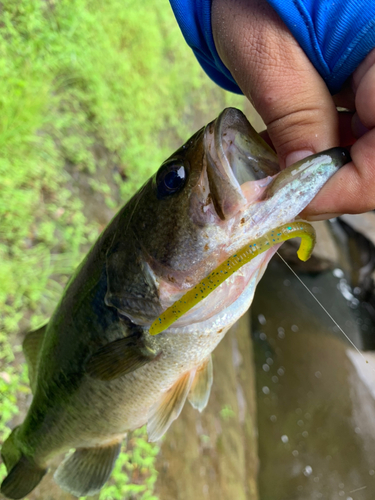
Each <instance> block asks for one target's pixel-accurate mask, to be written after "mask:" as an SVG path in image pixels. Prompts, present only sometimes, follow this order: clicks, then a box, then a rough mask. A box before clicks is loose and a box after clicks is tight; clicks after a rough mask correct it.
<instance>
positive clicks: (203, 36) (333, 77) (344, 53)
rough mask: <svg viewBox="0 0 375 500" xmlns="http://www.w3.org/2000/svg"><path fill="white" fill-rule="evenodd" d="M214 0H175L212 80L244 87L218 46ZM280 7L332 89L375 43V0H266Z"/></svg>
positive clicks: (178, 14)
mask: <svg viewBox="0 0 375 500" xmlns="http://www.w3.org/2000/svg"><path fill="white" fill-rule="evenodd" d="M211 1H212V0H170V3H171V5H172V9H173V11H174V14H175V16H176V19H177V22H178V23H179V25H180V28H181V31H182V33H183V35H184V37H185V40H186V42H187V43H188V45H189V46H190V47H191V48H192V49H193V51H194V54H195V56H196V58H197V59H198V61H199V63H200V64H201V66H202V68H203V69H204V71H205V72H206V73H207V74H208V76H209V77H210V78H212V80H214V81H215V82H216V83H217V84H218V85H220V86H221V87H223V88H224V89H226V90H230V91H232V92H236V93H241V91H240V89H239V87H238V86H237V84H236V82H235V80H234V78H233V77H232V75H231V74H230V72H229V71H228V69H227V68H226V67H225V66H224V64H223V63H222V61H221V60H220V57H219V55H218V53H217V51H216V48H215V44H214V41H213V37H212V30H211ZM267 1H268V3H269V4H270V5H271V6H272V7H273V8H274V9H275V10H276V11H277V12H278V14H279V15H280V17H281V18H282V20H283V21H284V23H285V24H286V25H287V26H288V28H289V29H290V31H291V32H292V33H293V36H294V37H295V38H296V40H297V41H298V43H299V44H300V46H301V47H302V48H303V50H304V51H305V53H306V54H307V56H308V57H309V59H310V61H311V62H312V63H313V65H314V66H315V68H316V70H317V71H318V72H319V73H320V75H321V76H322V78H323V79H324V80H325V82H326V84H327V86H328V88H329V89H330V91H331V93H332V94H334V93H336V92H338V91H339V90H340V88H341V86H342V84H343V83H344V82H345V80H346V79H347V78H348V77H349V76H350V75H351V74H352V73H353V71H354V70H355V69H356V67H357V66H358V65H359V63H360V62H361V61H362V60H363V59H364V58H365V57H366V55H367V54H368V53H369V52H370V51H371V50H372V49H373V48H374V47H375V0H267Z"/></svg>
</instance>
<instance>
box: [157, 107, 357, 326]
mask: <svg viewBox="0 0 375 500" xmlns="http://www.w3.org/2000/svg"><path fill="white" fill-rule="evenodd" d="M204 147H205V157H206V169H205V172H204V174H206V179H207V181H208V185H209V189H210V199H211V201H212V204H213V208H214V209H215V211H216V215H217V217H218V219H217V220H216V223H219V224H218V225H219V226H220V227H221V228H223V229H225V231H226V236H225V243H224V242H223V241H221V242H219V243H218V245H217V250H216V253H215V252H213V253H212V254H211V255H210V258H209V259H207V261H206V262H205V263H202V268H204V267H205V269H206V274H208V273H209V272H211V271H212V269H214V268H215V267H216V265H219V264H221V263H222V262H223V261H224V260H225V259H226V258H228V257H229V256H231V255H233V254H235V253H236V252H237V251H238V250H239V249H240V248H241V247H243V246H244V245H245V244H248V243H249V242H251V241H253V240H256V239H257V238H260V237H262V236H263V235H264V234H265V233H267V232H268V231H270V230H273V229H276V228H277V227H279V226H281V225H283V224H286V223H289V222H291V221H293V220H294V219H295V218H296V217H297V216H298V214H299V213H300V212H301V211H302V210H303V209H304V208H305V207H306V205H307V204H308V203H309V202H310V201H311V200H312V199H313V198H314V197H315V195H316V194H317V193H318V192H319V190H320V189H321V188H322V187H323V185H324V184H325V182H326V181H327V180H328V179H329V178H330V177H331V176H332V175H333V174H334V173H335V172H336V171H337V170H338V169H339V168H340V167H342V166H343V165H344V164H346V163H348V162H349V161H350V156H349V154H348V153H347V151H346V150H344V149H343V148H333V149H331V150H328V151H325V152H322V153H319V154H316V155H312V156H310V157H308V158H306V159H304V160H301V161H300V162H297V163H295V164H294V165H291V166H290V167H288V168H286V169H284V170H282V171H280V168H279V166H278V162H277V156H276V154H275V153H274V152H273V150H272V149H271V148H270V147H269V146H268V145H267V144H266V143H265V142H264V141H263V140H262V139H261V137H260V136H259V135H258V134H257V133H256V132H255V130H254V129H253V128H252V127H251V125H250V124H249V122H248V121H247V119H246V117H245V116H244V115H243V113H241V112H240V111H238V110H236V109H233V108H229V109H226V110H224V111H223V112H222V113H221V115H220V116H219V117H218V118H217V120H215V121H214V122H212V123H210V124H209V125H207V127H206V129H205V135H204ZM207 213H208V211H207ZM219 219H221V221H220V220H219ZM280 244H281V243H278V244H276V245H275V246H271V248H270V249H269V250H267V251H266V252H265V253H263V254H262V255H259V256H258V257H256V258H255V259H254V260H253V261H251V262H250V263H248V264H246V265H245V266H244V267H243V268H241V269H240V270H239V271H237V272H236V273H235V274H233V276H232V277H231V278H230V279H228V280H227V281H225V282H224V283H222V284H221V285H220V287H218V289H216V290H215V292H214V293H213V294H212V295H210V296H209V297H207V298H205V299H203V300H202V302H201V303H200V304H198V305H196V306H194V307H193V308H192V309H191V310H190V311H189V312H187V313H186V315H184V316H183V317H181V318H180V319H179V320H178V321H177V322H176V324H175V326H176V327H178V328H179V327H184V328H190V327H189V325H193V326H192V327H191V328H194V327H195V326H196V325H195V324H196V323H199V322H201V321H205V320H207V319H209V318H212V317H213V316H214V315H215V314H218V313H219V311H220V310H221V309H222V307H223V304H226V305H227V306H230V307H232V306H231V304H233V308H234V310H235V309H236V307H237V306H236V305H235V304H239V303H240V302H241V300H242V299H241V296H242V293H243V292H244V290H245V289H251V290H252V293H254V290H255V287H256V284H257V282H258V281H259V279H260V278H261V277H262V275H263V272H264V270H265V268H266V266H267V264H268V262H269V260H270V259H271V257H272V256H273V254H274V253H275V252H276V251H277V249H278V248H279V246H280ZM177 295H178V298H180V297H181V296H182V293H181V291H180V293H179V294H177ZM176 298H177V297H176V296H175V297H173V298H172V297H171V296H170V297H169V301H166V302H169V303H168V306H169V305H170V303H171V302H174V300H175V299H176ZM246 300H247V301H248V306H249V305H250V303H251V300H252V294H249V295H248V296H247V299H246ZM239 301H240V302H239ZM162 302H163V301H162ZM163 305H164V304H163ZM165 305H167V304H165ZM233 308H232V309H233ZM228 314H229V312H228ZM234 316H235V315H234ZM171 331H174V330H173V326H172V328H171Z"/></svg>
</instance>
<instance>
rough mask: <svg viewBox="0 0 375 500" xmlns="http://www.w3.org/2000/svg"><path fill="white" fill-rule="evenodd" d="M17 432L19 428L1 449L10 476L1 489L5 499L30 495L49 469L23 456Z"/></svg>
mask: <svg viewBox="0 0 375 500" xmlns="http://www.w3.org/2000/svg"><path fill="white" fill-rule="evenodd" d="M16 431H17V428H15V429H14V430H13V432H12V433H11V435H10V436H9V437H8V439H7V440H6V441H5V443H4V445H3V447H2V449H1V457H2V459H3V462H4V464H5V466H6V468H7V471H8V475H7V477H6V478H5V479H4V481H3V482H2V484H1V488H0V492H1V493H2V494H3V495H4V496H5V497H7V498H12V499H15V500H17V499H19V498H23V497H25V496H26V495H27V494H28V493H30V491H32V490H33V489H34V488H35V487H36V486H37V485H38V484H39V482H40V481H41V479H42V477H43V476H44V474H45V473H46V472H47V469H42V468H41V467H39V466H38V465H36V464H35V463H34V462H32V461H31V460H29V459H28V458H27V457H25V456H24V455H23V454H22V452H21V451H20V449H19V448H18V446H17V444H16V440H15V435H16Z"/></svg>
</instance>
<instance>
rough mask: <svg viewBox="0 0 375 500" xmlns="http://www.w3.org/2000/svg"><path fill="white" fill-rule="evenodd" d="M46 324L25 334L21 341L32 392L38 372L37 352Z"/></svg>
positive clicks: (38, 351)
mask: <svg viewBox="0 0 375 500" xmlns="http://www.w3.org/2000/svg"><path fill="white" fill-rule="evenodd" d="M47 325H48V323H46V324H45V325H43V326H41V327H40V328H38V329H37V330H33V331H32V332H29V333H28V334H26V337H25V339H24V341H23V342H22V348H23V353H24V355H25V358H26V363H27V367H28V369H29V380H30V387H31V391H32V392H33V393H34V392H35V384H36V376H37V373H38V359H39V353H40V350H41V347H42V344H43V339H44V334H45V332H46V329H47Z"/></svg>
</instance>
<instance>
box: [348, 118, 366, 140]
mask: <svg viewBox="0 0 375 500" xmlns="http://www.w3.org/2000/svg"><path fill="white" fill-rule="evenodd" d="M368 131H369V129H368V128H367V127H365V126H364V125H363V123H362V122H361V120H360V119H359V116H358V114H357V113H355V114H354V115H353V118H352V132H353V135H354V137H356V138H357V139H359V138H360V137H362V136H363V135H365V134H366V132H368Z"/></svg>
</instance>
